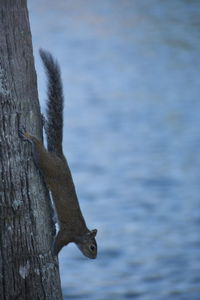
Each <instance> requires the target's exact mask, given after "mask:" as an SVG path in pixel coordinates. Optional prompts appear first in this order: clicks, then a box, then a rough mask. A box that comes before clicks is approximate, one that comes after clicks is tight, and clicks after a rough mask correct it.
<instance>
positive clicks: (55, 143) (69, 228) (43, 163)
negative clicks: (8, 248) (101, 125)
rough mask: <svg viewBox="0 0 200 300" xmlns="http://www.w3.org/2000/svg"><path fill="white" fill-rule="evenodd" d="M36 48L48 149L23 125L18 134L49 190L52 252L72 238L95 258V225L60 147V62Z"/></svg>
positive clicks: (58, 249) (61, 122)
mask: <svg viewBox="0 0 200 300" xmlns="http://www.w3.org/2000/svg"><path fill="white" fill-rule="evenodd" d="M39 52H40V57H41V59H42V61H43V64H44V67H45V71H46V74H47V81H48V92H47V94H48V100H47V110H46V113H47V120H45V121H44V122H45V124H44V127H45V132H46V135H47V149H48V150H46V149H45V147H44V146H43V144H42V143H41V142H40V141H39V140H38V139H37V138H36V137H35V136H33V135H31V134H29V133H28V132H27V131H26V130H25V128H20V129H19V136H20V138H22V139H23V140H24V141H28V142H30V143H31V145H32V154H33V158H34V161H35V164H36V166H37V167H38V168H39V170H40V172H41V174H42V176H43V178H44V181H45V183H46V185H47V187H48V189H49V190H50V191H51V194H52V198H53V202H54V205H55V208H56V212H57V217H58V224H59V231H58V233H57V235H56V237H55V240H54V245H53V252H54V254H55V255H58V253H59V251H60V250H61V249H62V248H63V246H65V245H67V244H69V243H72V242H73V243H75V244H76V245H77V246H78V248H79V249H80V251H81V252H82V253H83V254H84V255H85V256H86V257H88V258H91V259H94V258H96V256H97V243H96V240H95V236H96V234H97V229H93V230H89V229H88V228H87V226H86V222H85V220H84V217H83V215H82V212H81V209H80V206H79V202H78V198H77V194H76V190H75V186H74V182H73V178H72V175H71V171H70V168H69V166H68V163H67V160H66V158H65V156H64V154H63V149H62V138H63V108H64V96H63V87H62V80H61V72H60V66H59V64H58V63H57V61H56V60H55V59H54V58H53V56H52V55H51V54H50V53H49V52H47V51H45V50H42V49H40V51H39Z"/></svg>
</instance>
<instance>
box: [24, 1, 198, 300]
mask: <svg viewBox="0 0 200 300" xmlns="http://www.w3.org/2000/svg"><path fill="white" fill-rule="evenodd" d="M28 2H29V13H30V21H31V30H32V36H33V46H34V54H35V60H36V68H37V74H38V84H39V94H40V101H41V107H42V110H43V111H44V103H45V102H44V100H45V97H46V96H45V90H46V86H45V76H44V72H43V69H42V65H41V62H40V60H39V55H38V49H39V47H42V48H44V49H48V50H49V51H51V52H52V53H53V54H54V55H55V56H56V57H57V59H58V60H59V62H60V65H61V69H62V76H63V82H64V90H65V97H66V106H65V128H64V150H65V153H66V155H67V158H68V161H69V164H70V166H71V169H72V172H73V177H74V180H75V183H76V187H77V192H78V195H79V201H80V205H81V208H82V210H83V213H84V216H85V218H86V220H87V224H88V226H89V228H90V229H93V228H98V235H97V240H98V245H99V255H98V258H97V259H96V260H94V261H92V260H89V259H87V258H84V257H83V256H82V254H81V253H80V252H79V250H78V249H77V248H76V246H75V245H69V246H67V247H65V248H64V249H63V250H62V253H61V254H60V271H61V280H62V289H63V294H64V299H85V300H110V299H114V300H115V299H117V300H118V299H119V300H121V299H141V300H157V299H164V300H165V299H166V300H167V299H172V300H199V299H200V233H199V232H200V230H199V228H200V99H199V94H200V1H198V0H171V1H170V0H168V1H161V0H134V1H133V0H123V1H122V0H121V1H120V0H101V1H98V0H84V1H83V0H82V1H81V0H58V1H54V0H48V1H47V0H29V1H28Z"/></svg>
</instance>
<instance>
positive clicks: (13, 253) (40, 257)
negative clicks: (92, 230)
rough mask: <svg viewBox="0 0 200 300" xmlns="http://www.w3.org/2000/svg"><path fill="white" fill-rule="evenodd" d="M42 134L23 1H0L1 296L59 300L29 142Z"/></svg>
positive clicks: (47, 211)
mask: <svg viewBox="0 0 200 300" xmlns="http://www.w3.org/2000/svg"><path fill="white" fill-rule="evenodd" d="M22 125H24V126H25V127H26V129H27V130H28V131H29V132H31V133H32V134H34V135H36V136H37V137H39V138H42V130H41V129H42V128H41V127H42V126H41V117H40V109H39V102H38V94H37V82H36V73H35V69H34V62H33V51H32V41H31V33H30V28H29V19H28V11H27V3H26V0H17V1H16V0H1V1H0V299H1V300H12V299H13V300H14V299H15V300H17V299H20V300H23V299H29V300H34V299H40V300H41V299H48V300H51V299H56V300H59V299H62V294H61V288H60V277H59V268H58V263H57V260H56V259H55V258H54V257H53V256H52V254H51V251H50V249H51V247H52V242H53V234H54V233H55V232H54V230H55V228H54V225H53V223H52V209H51V203H50V199H49V196H48V192H47V190H46V188H45V186H44V183H43V179H42V177H41V175H40V173H39V171H38V170H37V168H36V167H35V165H34V162H33V158H32V154H31V146H30V145H29V144H28V143H25V142H22V140H20V138H19V137H18V127H19V126H22Z"/></svg>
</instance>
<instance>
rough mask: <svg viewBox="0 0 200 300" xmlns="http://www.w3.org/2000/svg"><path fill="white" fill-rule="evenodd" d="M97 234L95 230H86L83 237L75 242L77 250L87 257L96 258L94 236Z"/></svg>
mask: <svg viewBox="0 0 200 300" xmlns="http://www.w3.org/2000/svg"><path fill="white" fill-rule="evenodd" d="M96 234H97V229H93V230H91V231H90V230H88V231H87V232H86V233H85V234H84V235H82V236H80V237H78V238H77V239H76V241H75V243H76V245H77V246H78V248H79V249H80V250H81V252H82V253H83V254H84V255H85V256H87V257H89V258H92V259H94V258H96V256H97V243H96V240H95V236H96Z"/></svg>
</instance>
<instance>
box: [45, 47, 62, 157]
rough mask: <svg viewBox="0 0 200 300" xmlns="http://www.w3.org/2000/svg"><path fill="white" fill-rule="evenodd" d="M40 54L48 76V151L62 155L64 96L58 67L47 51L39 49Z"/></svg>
mask: <svg viewBox="0 0 200 300" xmlns="http://www.w3.org/2000/svg"><path fill="white" fill-rule="evenodd" d="M40 56H41V59H42V61H43V63H44V66H45V71H46V74H47V78H48V91H47V94H48V100H47V126H46V128H45V129H46V133H47V147H48V151H49V152H55V153H56V154H57V155H62V139H63V106H64V97H63V87H62V80H61V75H60V67H59V65H58V63H57V61H56V60H55V59H54V58H53V56H52V55H51V54H50V53H49V52H47V51H44V50H42V49H40Z"/></svg>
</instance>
